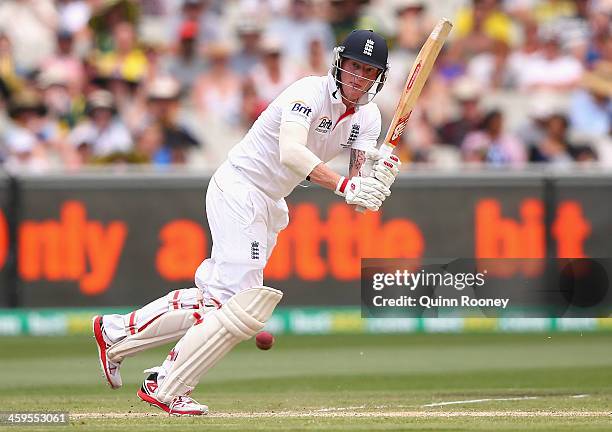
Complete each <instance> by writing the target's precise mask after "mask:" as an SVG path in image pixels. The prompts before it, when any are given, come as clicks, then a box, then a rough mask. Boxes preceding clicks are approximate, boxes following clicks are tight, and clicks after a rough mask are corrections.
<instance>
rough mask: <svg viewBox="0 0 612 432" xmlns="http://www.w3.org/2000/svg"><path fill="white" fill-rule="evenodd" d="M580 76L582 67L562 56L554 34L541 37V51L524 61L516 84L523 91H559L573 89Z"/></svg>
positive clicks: (569, 58) (566, 56) (570, 58)
mask: <svg viewBox="0 0 612 432" xmlns="http://www.w3.org/2000/svg"><path fill="white" fill-rule="evenodd" d="M581 75H582V65H581V64H580V62H579V61H578V60H576V59H575V58H574V57H572V56H569V55H566V54H564V53H563V52H562V51H561V47H560V45H559V38H558V37H557V36H556V35H554V34H548V35H544V36H543V37H542V49H541V50H540V51H539V52H538V53H536V54H535V55H533V56H531V57H529V58H527V59H526V62H525V63H524V64H523V66H522V68H521V69H520V72H519V77H518V84H519V87H520V89H521V90H523V91H529V92H531V91H534V90H536V91H547V90H550V91H561V92H567V91H569V90H571V89H573V88H574V87H575V86H576V84H577V83H578V81H579V80H580V77H581Z"/></svg>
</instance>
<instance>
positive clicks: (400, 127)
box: [389, 111, 412, 146]
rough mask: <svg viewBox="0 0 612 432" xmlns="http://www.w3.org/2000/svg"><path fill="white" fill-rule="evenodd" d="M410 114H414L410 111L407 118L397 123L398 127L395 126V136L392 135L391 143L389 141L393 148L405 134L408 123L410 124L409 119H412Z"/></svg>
mask: <svg viewBox="0 0 612 432" xmlns="http://www.w3.org/2000/svg"><path fill="white" fill-rule="evenodd" d="M410 114H412V111H410V112H409V113H408V115H407V116H405V117H402V118H401V119H400V120H399V121H398V122H397V125H396V126H395V129H393V135H391V141H389V144H391V145H393V146H396V145H397V143H398V141H399V138H400V137H401V136H402V134H403V133H404V129H406V123H408V119H409V118H410Z"/></svg>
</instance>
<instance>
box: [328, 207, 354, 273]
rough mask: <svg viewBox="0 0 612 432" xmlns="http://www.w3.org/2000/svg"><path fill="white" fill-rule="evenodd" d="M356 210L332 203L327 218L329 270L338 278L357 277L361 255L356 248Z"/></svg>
mask: <svg viewBox="0 0 612 432" xmlns="http://www.w3.org/2000/svg"><path fill="white" fill-rule="evenodd" d="M359 216H361V215H359V214H358V213H357V212H355V210H354V209H353V208H352V207H349V206H347V205H345V204H341V203H338V204H333V205H332V206H331V207H330V209H329V217H328V220H327V232H328V233H329V235H328V237H327V258H328V262H329V272H330V274H331V276H332V277H334V278H336V279H339V280H352V279H358V278H359V275H360V274H361V257H360V256H359V254H358V250H357V239H358V238H359V234H361V233H358V232H357V221H356V219H357V217H359Z"/></svg>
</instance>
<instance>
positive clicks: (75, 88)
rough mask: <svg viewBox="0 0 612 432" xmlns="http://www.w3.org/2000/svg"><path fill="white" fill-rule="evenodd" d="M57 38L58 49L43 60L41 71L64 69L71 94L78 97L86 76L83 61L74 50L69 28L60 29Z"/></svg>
mask: <svg viewBox="0 0 612 432" xmlns="http://www.w3.org/2000/svg"><path fill="white" fill-rule="evenodd" d="M56 40H57V43H56V47H57V48H56V51H55V53H54V54H53V55H51V56H49V57H48V58H46V59H44V60H43V61H42V62H41V65H40V69H41V72H42V73H45V72H49V73H51V74H53V73H56V72H55V71H62V74H64V77H65V79H66V81H67V84H68V87H69V89H70V94H71V95H72V96H74V97H76V96H77V95H78V94H79V93H80V92H81V91H82V87H83V80H84V78H85V70H84V68H83V63H82V62H81V60H80V59H79V58H77V57H76V56H75V55H74V53H73V51H72V49H73V35H72V33H70V32H69V31H67V30H60V31H59V32H58V33H57V38H56Z"/></svg>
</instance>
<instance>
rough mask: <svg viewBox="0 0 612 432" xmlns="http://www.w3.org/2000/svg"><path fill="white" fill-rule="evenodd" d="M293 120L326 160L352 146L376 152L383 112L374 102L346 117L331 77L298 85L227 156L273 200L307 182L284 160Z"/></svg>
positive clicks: (317, 154) (269, 109) (274, 102)
mask: <svg viewBox="0 0 612 432" xmlns="http://www.w3.org/2000/svg"><path fill="white" fill-rule="evenodd" d="M288 121H294V122H298V123H300V124H302V125H304V126H305V127H306V128H308V141H307V143H306V147H307V148H308V149H309V150H310V151H311V152H313V153H314V154H315V155H316V156H317V157H318V158H319V159H321V160H322V161H323V162H328V161H330V160H332V159H333V158H334V157H336V156H337V155H339V154H340V153H341V152H343V151H348V149H350V148H354V149H358V150H368V149H371V148H375V147H376V142H377V140H378V136H379V135H380V127H381V119H380V111H379V110H378V107H377V106H376V104H374V103H372V102H370V103H368V104H366V105H362V106H358V107H356V108H355V111H354V113H351V112H349V113H346V107H345V105H344V104H343V103H342V98H341V96H340V94H339V90H338V89H337V87H336V83H335V80H334V79H333V77H332V76H331V74H329V75H327V76H323V77H314V76H311V77H306V78H302V79H300V80H298V81H296V82H295V83H293V84H292V85H291V86H289V87H288V88H287V89H286V90H285V91H283V92H282V93H281V94H280V95H279V96H278V97H277V98H276V99H275V100H274V101H272V103H271V104H270V105H269V106H268V108H266V110H265V111H264V112H263V113H262V114H261V115H260V116H259V118H258V119H257V121H256V122H255V123H254V124H253V126H252V127H251V129H250V130H249V132H248V133H247V134H246V135H245V137H244V138H243V139H242V141H240V142H239V143H238V144H236V146H235V147H234V148H232V149H231V150H230V152H229V154H228V160H229V163H230V164H231V165H232V166H233V167H234V168H235V169H236V170H237V171H239V172H240V173H241V174H242V175H243V176H244V177H245V178H246V179H247V180H248V181H249V182H251V183H252V184H253V185H254V186H256V187H257V188H258V189H260V190H262V191H263V192H264V193H265V194H266V195H268V196H269V197H270V198H272V199H274V200H278V199H281V198H284V197H286V196H287V195H289V194H290V193H291V191H292V190H293V189H294V188H295V187H296V186H297V185H298V184H299V183H300V182H301V181H303V180H304V178H303V177H301V176H299V175H297V174H296V173H294V172H293V171H291V170H290V169H289V168H287V167H285V166H284V165H282V164H281V162H280V149H279V145H278V137H279V131H280V125H281V122H288Z"/></svg>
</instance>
